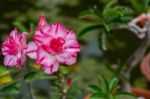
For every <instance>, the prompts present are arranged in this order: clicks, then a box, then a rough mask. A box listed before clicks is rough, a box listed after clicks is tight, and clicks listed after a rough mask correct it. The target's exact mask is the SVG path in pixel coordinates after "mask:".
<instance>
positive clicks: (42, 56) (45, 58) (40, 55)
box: [37, 48, 56, 66]
mask: <svg viewBox="0 0 150 99" xmlns="http://www.w3.org/2000/svg"><path fill="white" fill-rule="evenodd" d="M55 62H56V59H55V57H54V56H52V55H51V54H49V53H48V52H46V51H45V50H44V49H42V48H38V51H37V63H38V64H40V65H42V66H51V65H53V64H54V63H55Z"/></svg>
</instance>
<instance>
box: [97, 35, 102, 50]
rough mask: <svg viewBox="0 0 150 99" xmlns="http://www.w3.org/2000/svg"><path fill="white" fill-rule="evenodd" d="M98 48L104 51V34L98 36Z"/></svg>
mask: <svg viewBox="0 0 150 99" xmlns="http://www.w3.org/2000/svg"><path fill="white" fill-rule="evenodd" d="M98 47H99V48H100V49H102V33H99V34H98Z"/></svg>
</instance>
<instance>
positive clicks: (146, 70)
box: [141, 53, 150, 81]
mask: <svg viewBox="0 0 150 99" xmlns="http://www.w3.org/2000/svg"><path fill="white" fill-rule="evenodd" d="M149 65H150V53H149V54H148V55H146V56H145V57H144V58H143V60H142V62H141V72H142V74H143V75H144V76H145V77H146V78H147V80H148V81H150V67H149Z"/></svg>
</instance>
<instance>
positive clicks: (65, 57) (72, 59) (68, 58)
mask: <svg viewBox="0 0 150 99" xmlns="http://www.w3.org/2000/svg"><path fill="white" fill-rule="evenodd" d="M76 58H77V53H70V52H64V53H62V54H59V55H56V59H57V61H58V62H60V63H64V64H67V65H72V64H74V63H76Z"/></svg>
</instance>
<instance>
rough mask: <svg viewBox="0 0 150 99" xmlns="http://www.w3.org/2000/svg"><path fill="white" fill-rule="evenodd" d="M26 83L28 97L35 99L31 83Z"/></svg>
mask: <svg viewBox="0 0 150 99" xmlns="http://www.w3.org/2000/svg"><path fill="white" fill-rule="evenodd" d="M27 85H28V91H29V95H30V99H36V98H35V95H34V91H33V87H32V83H28V84H27Z"/></svg>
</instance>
